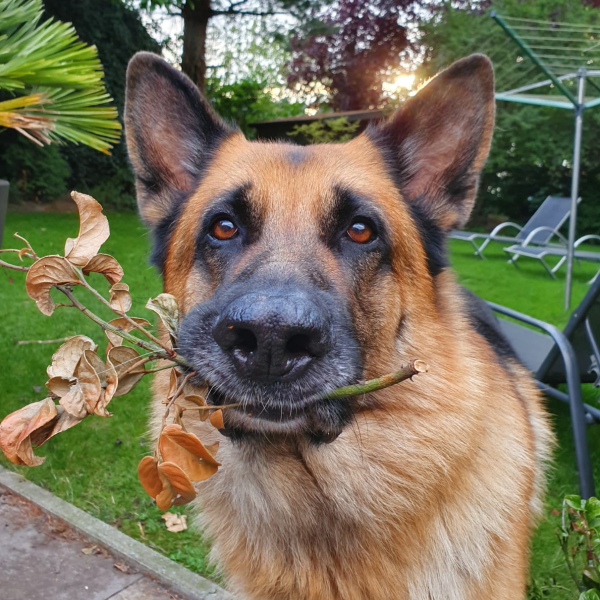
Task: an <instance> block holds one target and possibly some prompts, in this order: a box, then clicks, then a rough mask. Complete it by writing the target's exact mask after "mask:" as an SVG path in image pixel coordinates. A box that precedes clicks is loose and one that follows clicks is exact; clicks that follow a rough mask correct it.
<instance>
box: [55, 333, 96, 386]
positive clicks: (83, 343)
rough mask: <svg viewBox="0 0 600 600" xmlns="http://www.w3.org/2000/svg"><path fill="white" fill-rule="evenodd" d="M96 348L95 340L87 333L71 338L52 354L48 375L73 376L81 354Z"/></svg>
mask: <svg viewBox="0 0 600 600" xmlns="http://www.w3.org/2000/svg"><path fill="white" fill-rule="evenodd" d="M96 348H97V346H96V344H94V342H93V340H91V339H90V338H89V337H86V336H85V335H76V336H74V337H72V338H69V339H68V340H67V341H66V342H65V343H64V344H63V345H62V346H61V347H60V348H59V349H58V350H57V351H56V352H55V353H54V354H53V355H52V364H51V365H50V366H49V367H48V368H47V369H46V372H47V373H48V377H50V378H51V379H52V378H53V377H64V378H70V377H73V374H74V373H75V367H77V363H78V362H79V359H80V358H81V355H82V354H83V353H84V352H85V351H86V350H96ZM46 385H48V384H46ZM53 391H54V390H53ZM55 393H56V392H55Z"/></svg>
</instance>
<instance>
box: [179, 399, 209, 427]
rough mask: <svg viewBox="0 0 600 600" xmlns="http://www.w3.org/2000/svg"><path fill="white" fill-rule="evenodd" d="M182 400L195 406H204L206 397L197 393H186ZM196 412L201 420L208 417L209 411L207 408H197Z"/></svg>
mask: <svg viewBox="0 0 600 600" xmlns="http://www.w3.org/2000/svg"><path fill="white" fill-rule="evenodd" d="M184 400H187V401H188V402H191V403H192V404H195V405H196V406H202V407H204V406H206V399H205V398H204V397H203V396H198V395H197V394H187V395H186V396H185V397H184ZM198 413H199V416H200V420H201V421H206V419H208V417H209V416H210V413H209V412H208V411H207V410H199V411H198Z"/></svg>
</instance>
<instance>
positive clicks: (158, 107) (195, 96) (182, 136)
mask: <svg viewBox="0 0 600 600" xmlns="http://www.w3.org/2000/svg"><path fill="white" fill-rule="evenodd" d="M125 132H126V136H127V149H128V151H129V158H130V160H131V164H132V166H133V171H134V173H135V178H136V188H137V198H138V206H139V209H140V213H141V214H142V217H143V219H144V221H145V222H146V223H147V224H148V225H149V226H151V227H157V226H158V225H160V224H161V223H162V222H163V221H164V220H165V219H166V218H168V217H169V216H170V215H172V214H173V213H174V211H175V210H176V209H177V205H178V203H180V202H181V201H182V200H183V199H184V198H185V197H186V195H187V194H189V193H190V192H192V191H193V189H194V188H195V186H196V184H197V182H198V180H199V178H200V177H201V175H202V172H203V170H204V169H205V168H206V167H207V165H208V163H209V161H210V158H211V155H212V153H213V152H214V150H215V149H216V148H217V147H218V145H219V144H220V143H221V141H222V140H223V139H224V138H226V137H227V136H228V135H230V134H231V133H233V132H234V130H233V129H231V128H229V127H228V126H226V125H225V124H224V123H223V121H221V119H220V118H219V117H218V116H217V115H216V114H215V113H214V112H213V110H212V109H211V107H210V105H209V104H208V102H207V101H206V99H205V98H204V97H203V96H202V94H201V93H200V92H199V90H198V88H197V87H196V86H195V85H194V84H193V83H192V81H191V80H190V79H189V78H188V77H187V76H186V75H184V74H183V73H181V72H180V71H178V70H177V69H174V68H173V67H171V66H170V65H169V64H167V63H166V62H165V61H164V60H163V59H162V58H160V57H159V56H157V55H156V54H152V53H150V52H138V53H137V54H136V55H135V56H134V57H133V58H132V59H131V60H130V61H129V66H128V67H127V90H126V97H125Z"/></svg>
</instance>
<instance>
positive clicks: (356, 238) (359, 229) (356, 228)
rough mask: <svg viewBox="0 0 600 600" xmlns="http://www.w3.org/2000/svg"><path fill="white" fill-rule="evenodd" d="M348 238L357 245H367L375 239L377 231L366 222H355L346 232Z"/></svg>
mask: <svg viewBox="0 0 600 600" xmlns="http://www.w3.org/2000/svg"><path fill="white" fill-rule="evenodd" d="M346 233H347V234H348V237H349V238H350V239H351V240H352V241H353V242H356V243H357V244H367V243H368V242H371V241H373V240H374V239H375V231H374V229H373V227H372V226H371V225H369V224H368V223H365V222H364V221H354V223H352V225H350V227H348V229H347V230H346Z"/></svg>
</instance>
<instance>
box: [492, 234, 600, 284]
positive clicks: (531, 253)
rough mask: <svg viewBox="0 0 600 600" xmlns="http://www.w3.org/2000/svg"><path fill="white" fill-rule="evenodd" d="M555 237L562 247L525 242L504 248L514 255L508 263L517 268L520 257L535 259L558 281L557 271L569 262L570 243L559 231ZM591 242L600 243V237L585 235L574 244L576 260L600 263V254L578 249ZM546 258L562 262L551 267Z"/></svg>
mask: <svg viewBox="0 0 600 600" xmlns="http://www.w3.org/2000/svg"><path fill="white" fill-rule="evenodd" d="M554 235H556V236H557V237H558V238H559V239H560V241H561V242H562V244H561V245H560V246H528V245H527V244H526V243H525V242H524V243H523V244H522V245H519V244H513V245H512V246H509V247H508V248H504V252H506V253H507V254H512V257H511V258H510V260H509V261H508V262H509V263H512V264H513V265H515V267H516V266H517V258H519V256H524V257H526V258H535V259H537V260H539V261H540V262H541V263H542V265H543V266H544V268H545V269H546V272H547V273H548V275H550V277H552V279H556V275H555V273H556V271H558V270H559V269H560V268H561V267H562V265H563V264H564V262H565V261H566V260H567V252H568V250H567V247H568V242H567V240H566V239H565V238H564V237H563V236H562V235H561V234H560V233H559V232H558V231H556V232H554ZM590 240H595V241H600V236H597V235H584V236H583V237H580V238H579V239H578V240H577V241H576V242H575V243H574V244H573V248H574V250H573V256H574V258H575V259H576V260H578V261H580V260H585V261H589V262H600V252H593V251H591V250H578V249H577V248H578V247H579V246H581V244H583V243H585V242H589V241H590ZM546 256H555V257H559V258H560V260H559V261H558V262H557V263H556V264H555V265H554V266H553V267H550V266H549V265H548V263H547V262H546ZM596 277H598V274H596V275H595V276H594V278H593V279H592V281H595V279H596Z"/></svg>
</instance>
